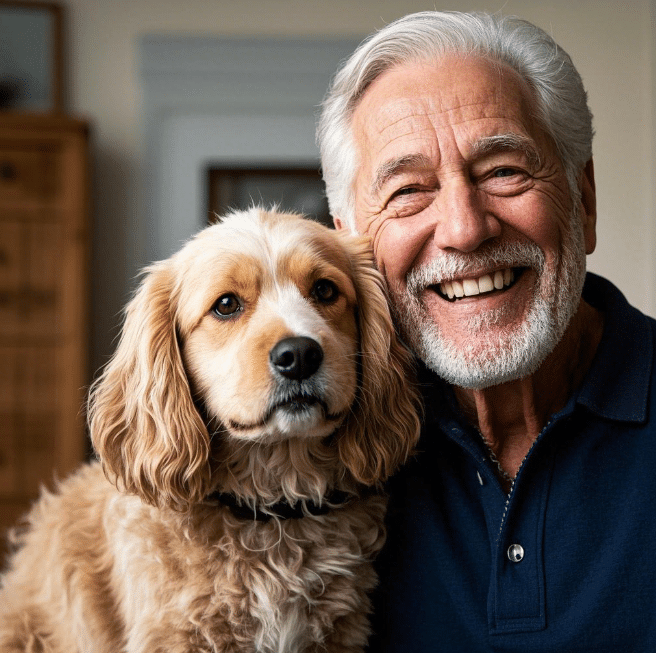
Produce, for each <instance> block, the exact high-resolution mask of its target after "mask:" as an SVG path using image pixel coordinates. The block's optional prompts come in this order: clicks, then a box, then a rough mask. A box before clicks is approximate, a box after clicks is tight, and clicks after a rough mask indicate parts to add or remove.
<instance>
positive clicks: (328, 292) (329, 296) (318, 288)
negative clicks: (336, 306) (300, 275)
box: [312, 279, 339, 304]
mask: <svg viewBox="0 0 656 653" xmlns="http://www.w3.org/2000/svg"><path fill="white" fill-rule="evenodd" d="M312 296H313V297H314V298H315V299H316V300H317V301H320V302H322V303H324V304H330V303H331V302H334V301H335V300H336V299H337V298H338V297H339V290H338V289H337V286H336V285H335V284H334V283H333V282H332V281H330V279H319V281H317V282H316V283H315V284H314V286H313V287H312Z"/></svg>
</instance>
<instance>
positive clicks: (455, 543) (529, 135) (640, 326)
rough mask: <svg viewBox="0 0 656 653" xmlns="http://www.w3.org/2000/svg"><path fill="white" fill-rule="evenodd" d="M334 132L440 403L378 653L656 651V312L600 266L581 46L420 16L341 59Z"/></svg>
mask: <svg viewBox="0 0 656 653" xmlns="http://www.w3.org/2000/svg"><path fill="white" fill-rule="evenodd" d="M319 140H320V146H321V152H322V163H323V168H324V177H325V180H326V184H327V189H328V197H329V202H330V206H331V210H332V212H333V215H334V216H335V218H334V219H335V224H336V226H337V227H340V228H350V229H352V230H355V231H358V232H360V233H364V234H368V235H370V236H371V238H372V242H373V247H374V251H375V256H376V260H377V263H378V265H379V267H380V269H381V271H382V272H383V273H384V275H385V277H386V279H387V281H388V284H389V289H390V295H391V300H392V304H393V310H394V312H395V315H396V319H397V321H398V325H399V329H400V331H401V333H402V335H403V337H404V338H405V340H406V342H407V343H408V345H409V346H410V347H411V348H412V349H413V350H414V351H415V352H416V354H417V356H418V358H419V359H420V361H421V363H420V382H421V385H422V389H423V392H424V399H425V407H426V408H425V410H426V414H425V420H424V429H423V436H422V441H421V444H420V447H419V452H418V455H417V456H416V458H415V459H414V460H413V461H412V462H411V463H410V464H409V465H408V466H407V467H406V469H405V470H404V471H403V472H402V473H401V474H400V475H399V476H398V477H397V478H395V479H394V481H393V483H392V484H391V486H390V493H391V501H390V509H389V539H388V544H387V547H386V550H385V553H384V555H383V557H382V558H381V560H380V564H379V568H380V569H379V573H380V576H381V587H380V591H379V594H378V595H377V596H376V597H375V618H374V624H375V631H376V636H375V638H374V641H373V642H372V650H374V651H395V652H399V653H410V652H415V651H426V652H428V651H430V652H433V651H449V653H454V652H458V651H465V652H467V653H476V652H478V651H517V652H522V653H524V652H527V651H576V652H582V651H594V652H595V653H600V652H603V651H620V650H623V651H626V650H630V651H652V650H656V563H655V562H654V559H655V558H656V554H655V553H654V552H653V551H652V548H653V547H654V545H655V544H656V519H653V518H652V508H653V505H654V504H655V503H656V471H655V470H656V433H655V432H654V430H655V429H654V426H653V420H652V421H650V418H651V417H652V416H653V415H654V414H655V413H656V392H655V391H652V390H651V383H652V381H651V379H652V375H653V370H654V367H653V358H654V353H653V351H654V350H653V339H654V332H655V329H656V322H654V321H653V320H651V319H649V318H647V317H645V316H644V315H642V314H641V313H639V312H638V311H637V310H635V309H634V308H631V307H630V306H629V305H628V304H627V302H626V300H625V299H624V297H623V296H622V295H621V294H620V292H619V291H618V290H617V289H616V288H614V287H613V286H612V285H611V284H610V283H609V282H607V281H605V280H603V279H601V278H599V277H597V276H594V275H591V274H589V275H587V277H586V272H585V257H586V254H589V253H591V252H592V251H593V249H594V247H595V219H596V205H595V185H594V173H593V165H592V158H591V157H592V150H591V142H592V127H591V115H590V112H589V110H588V107H587V100H586V94H585V91H584V89H583V85H582V82H581V79H580V77H579V75H578V73H577V72H576V70H575V69H574V67H573V65H572V63H571V60H570V58H569V57H568V56H567V54H566V53H565V52H563V50H562V49H560V48H559V47H558V46H557V45H556V44H555V43H554V42H553V40H552V39H551V38H550V37H549V36H548V35H547V34H545V33H544V32H543V31H541V30H540V29H538V28H536V27H534V26H533V25H530V24H529V23H526V22H524V21H521V20H517V19H500V18H497V17H491V16H487V15H468V14H458V13H439V12H426V13H420V14H415V15H411V16H408V17H406V18H404V19H401V20H400V21H397V22H396V23H393V24H391V25H390V26H388V27H387V28H386V29H384V30H382V31H381V32H379V33H377V34H376V35H374V36H373V37H372V38H371V39H369V40H368V41H366V42H365V43H364V44H363V45H362V46H361V47H360V48H359V49H358V50H357V51H356V52H355V54H354V55H353V56H352V57H351V59H350V60H349V61H348V62H347V63H346V64H345V65H344V67H343V68H342V69H341V70H340V71H339V72H338V74H337V76H336V78H335V80H334V82H333V85H332V87H331V89H330V90H329V93H328V95H327V98H326V101H325V103H324V109H323V114H322V117H321V123H320V126H319Z"/></svg>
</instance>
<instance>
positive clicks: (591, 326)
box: [454, 301, 603, 478]
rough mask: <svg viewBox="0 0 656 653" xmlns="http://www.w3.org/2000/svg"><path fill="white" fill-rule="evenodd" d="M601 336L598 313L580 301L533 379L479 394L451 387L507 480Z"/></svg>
mask: <svg viewBox="0 0 656 653" xmlns="http://www.w3.org/2000/svg"><path fill="white" fill-rule="evenodd" d="M602 332H603V316H602V314H601V313H600V312H599V311H597V310H596V309H594V308H592V306H590V305H589V304H587V303H586V302H585V301H581V305H580V306H579V309H578V311H577V312H576V314H575V315H574V317H573V318H572V321H571V323H570V325H569V326H568V328H567V331H566V332H565V335H564V336H563V339H562V340H561V341H560V343H559V344H558V345H557V347H556V349H555V350H554V351H553V352H552V353H551V354H550V355H549V356H548V357H547V359H546V360H545V361H544V363H543V364H542V365H541V366H540V368H539V369H538V371H537V372H536V373H535V374H534V375H532V376H530V377H527V378H525V379H520V380H518V381H511V382H509V383H504V384H502V385H497V386H493V387H491V388H486V389H485V390H467V389H464V388H458V387H456V388H454V390H455V394H456V397H457V399H458V403H459V404H460V407H461V408H462V410H463V412H464V414H465V415H466V417H467V418H468V419H469V421H470V422H471V423H472V424H473V425H474V426H475V427H476V428H477V429H478V430H479V431H480V433H481V435H482V437H483V438H484V440H485V442H486V443H487V445H488V447H489V448H490V450H491V451H492V453H493V454H494V457H496V460H497V461H498V462H499V465H500V467H501V469H503V471H504V472H505V473H506V474H507V476H509V477H510V478H514V477H515V476H516V475H517V472H518V471H519V468H520V467H521V465H522V462H523V461H524V458H526V455H527V454H528V452H529V450H530V449H531V447H532V446H533V443H534V442H535V440H536V438H537V437H538V435H539V434H540V432H541V431H542V429H543V428H544V426H545V424H546V423H547V421H548V419H549V417H550V416H551V415H553V414H554V413H556V412H558V411H559V410H561V409H562V408H563V407H564V406H565V404H566V403H567V401H568V399H569V397H570V396H571V394H572V392H574V391H575V390H576V389H577V388H579V387H580V385H581V383H582V382H583V378H584V376H585V374H586V373H587V371H588V369H589V368H590V365H591V364H592V359H593V358H594V355H595V353H596V351H597V347H598V346H599V342H600V341H601V335H602Z"/></svg>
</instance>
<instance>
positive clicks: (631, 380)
mask: <svg viewBox="0 0 656 653" xmlns="http://www.w3.org/2000/svg"><path fill="white" fill-rule="evenodd" d="M583 298H584V299H585V300H586V301H587V302H588V303H589V304H590V305H591V306H593V307H594V308H596V309H598V310H600V311H601V312H602V313H603V314H604V332H603V335H602V338H601V342H600V343H599V348H598V349H597V354H596V356H595V358H594V360H593V362H592V366H591V367H590V370H589V371H588V374H587V375H586V377H585V379H584V381H583V385H582V386H581V389H580V391H579V394H578V397H577V403H579V404H580V405H582V406H585V407H586V408H587V409H588V410H590V411H592V412H594V413H596V414H597V415H599V416H601V417H604V418H607V419H611V420H619V421H625V422H645V421H646V419H647V412H648V402H649V389H650V387H649V386H650V379H651V373H652V365H653V353H654V342H653V341H654V335H653V331H652V327H651V321H650V319H649V318H648V317H647V316H645V315H643V314H642V313H641V312H640V311H638V310H637V309H635V308H633V307H632V306H630V305H629V303H628V302H627V301H626V298H625V297H624V295H622V293H621V292H620V291H619V290H618V289H617V288H616V287H615V286H614V285H613V284H612V283H610V281H607V280H606V279H603V278H601V277H599V276H597V275H595V274H592V273H588V275H587V278H586V283H585V287H584V289H583Z"/></svg>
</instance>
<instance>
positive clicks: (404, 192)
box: [394, 186, 419, 197]
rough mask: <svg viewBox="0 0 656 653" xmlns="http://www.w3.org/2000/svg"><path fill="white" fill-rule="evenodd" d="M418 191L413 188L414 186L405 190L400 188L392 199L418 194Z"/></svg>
mask: <svg viewBox="0 0 656 653" xmlns="http://www.w3.org/2000/svg"><path fill="white" fill-rule="evenodd" d="M418 192H419V189H417V188H415V187H414V186H408V187H406V188H400V189H399V190H397V191H396V192H395V193H394V197H398V196H399V195H413V194H414V193H418Z"/></svg>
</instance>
